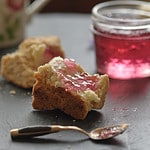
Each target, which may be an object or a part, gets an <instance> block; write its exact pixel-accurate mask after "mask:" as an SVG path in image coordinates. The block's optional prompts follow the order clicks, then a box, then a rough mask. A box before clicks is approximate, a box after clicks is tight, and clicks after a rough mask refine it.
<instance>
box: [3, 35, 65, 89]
mask: <svg viewBox="0 0 150 150" xmlns="http://www.w3.org/2000/svg"><path fill="white" fill-rule="evenodd" d="M55 56H61V57H64V51H63V49H62V47H61V43H60V39H59V38H58V37H57V36H48V37H32V38H28V39H26V40H24V41H23V42H22V43H21V44H20V45H19V47H18V50H16V51H15V52H13V53H11V54H6V55H4V56H3V57H2V59H1V74H2V76H3V77H4V78H5V79H6V80H8V81H10V82H12V83H14V84H16V85H18V86H20V87H23V88H32V86H33V84H34V82H35V79H34V71H36V70H37V68H38V67H39V66H40V65H42V64H45V63H47V62H49V60H50V59H52V58H53V57H55Z"/></svg>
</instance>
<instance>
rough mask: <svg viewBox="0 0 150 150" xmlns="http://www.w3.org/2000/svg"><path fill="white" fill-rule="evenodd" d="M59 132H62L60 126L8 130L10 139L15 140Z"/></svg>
mask: <svg viewBox="0 0 150 150" xmlns="http://www.w3.org/2000/svg"><path fill="white" fill-rule="evenodd" d="M61 130H62V126H60V125H52V126H48V125H45V126H28V127H23V128H18V129H12V130H10V134H11V137H12V139H15V138H26V137H34V136H41V135H46V134H49V133H55V132H58V131H61Z"/></svg>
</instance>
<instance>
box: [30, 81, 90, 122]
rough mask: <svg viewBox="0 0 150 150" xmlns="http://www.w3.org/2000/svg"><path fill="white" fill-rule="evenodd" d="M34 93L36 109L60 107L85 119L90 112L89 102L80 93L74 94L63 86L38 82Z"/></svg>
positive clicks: (71, 114) (34, 106)
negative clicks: (43, 84)
mask: <svg viewBox="0 0 150 150" xmlns="http://www.w3.org/2000/svg"><path fill="white" fill-rule="evenodd" d="M32 94H33V95H34V96H33V101H32V106H33V108H34V109H38V110H53V109H60V110H62V111H64V112H65V113H66V114H68V115H70V116H72V117H74V118H76V119H84V118H85V117H86V115H87V113H88V106H87V103H86V102H85V101H84V100H82V99H81V97H80V96H79V95H76V96H75V95H72V94H71V93H69V92H66V91H65V89H63V88H61V87H58V88H55V87H53V86H51V85H49V86H46V87H45V86H41V85H40V84H39V85H38V83H37V84H36V85H35V86H34V88H33V93H32Z"/></svg>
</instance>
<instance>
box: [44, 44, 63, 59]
mask: <svg viewBox="0 0 150 150" xmlns="http://www.w3.org/2000/svg"><path fill="white" fill-rule="evenodd" d="M56 56H61V57H63V54H62V53H61V52H60V50H59V49H58V48H57V47H51V46H48V47H47V48H46V50H45V52H44V59H45V62H49V61H50V60H51V59H52V58H54V57H56Z"/></svg>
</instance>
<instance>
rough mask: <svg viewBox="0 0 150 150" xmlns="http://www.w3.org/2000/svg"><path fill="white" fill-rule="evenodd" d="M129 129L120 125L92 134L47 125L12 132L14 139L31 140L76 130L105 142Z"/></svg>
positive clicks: (70, 128)
mask: <svg viewBox="0 0 150 150" xmlns="http://www.w3.org/2000/svg"><path fill="white" fill-rule="evenodd" d="M127 128H128V124H120V125H114V126H109V127H103V128H97V129H94V130H92V131H91V132H86V131H85V130H83V129H81V128H79V127H76V126H61V125H46V126H28V127H24V128H19V129H12V130H10V134H11V137H12V139H16V138H29V137H35V136H41V135H45V134H49V133H55V132H59V131H63V130H76V131H79V132H81V133H83V134H85V135H87V136H88V137H89V138H90V139H92V140H105V139H109V138H112V137H115V136H117V135H119V134H121V133H123V132H124V131H125V130H126V129H127Z"/></svg>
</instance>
